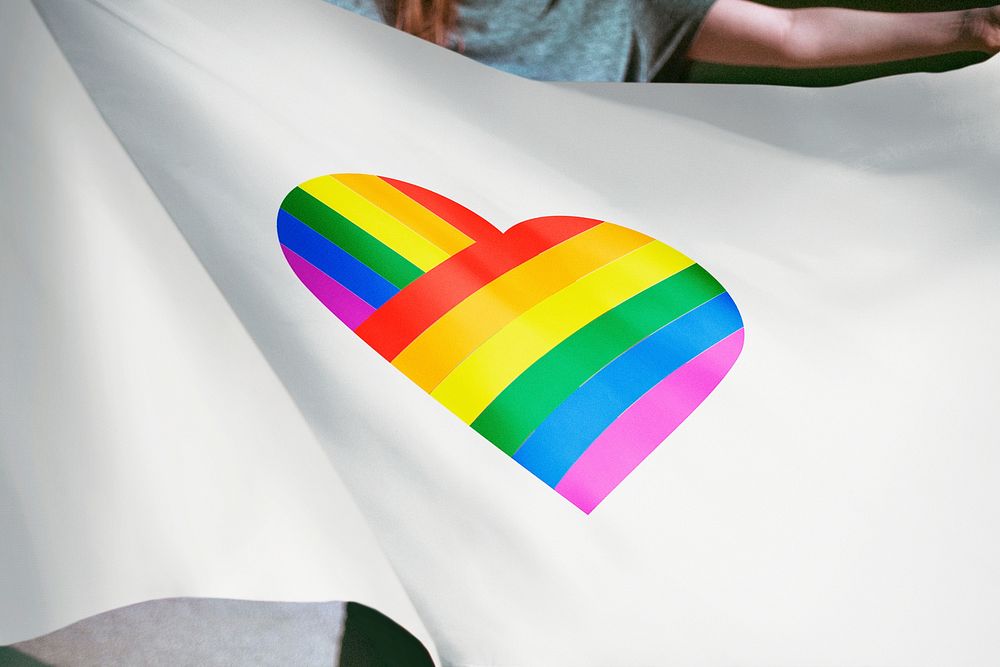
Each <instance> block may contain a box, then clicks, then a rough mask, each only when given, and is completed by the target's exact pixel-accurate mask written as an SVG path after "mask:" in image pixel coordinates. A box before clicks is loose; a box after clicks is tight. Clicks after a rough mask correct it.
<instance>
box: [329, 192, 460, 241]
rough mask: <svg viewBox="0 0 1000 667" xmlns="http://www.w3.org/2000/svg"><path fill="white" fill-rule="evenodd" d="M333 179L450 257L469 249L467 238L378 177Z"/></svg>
mask: <svg viewBox="0 0 1000 667" xmlns="http://www.w3.org/2000/svg"><path fill="white" fill-rule="evenodd" d="M335 177H336V179H337V180H338V181H340V182H341V183H343V184H344V185H346V186H347V187H349V188H350V189H351V190H354V191H355V192H357V193H358V194H359V195H361V196H362V197H364V198H365V199H367V200H368V201H370V202H371V203H373V204H375V205H376V206H378V207H379V208H380V209H382V210H383V211H385V212H386V213H388V214H389V215H391V216H392V217H394V218H395V219H396V220H399V221H400V222H401V223H403V224H404V225H406V226H407V227H409V228H410V229H412V230H413V231H415V232H416V233H417V234H420V236H422V237H424V238H425V239H427V240H428V241H430V242H431V243H433V244H434V245H436V246H437V247H438V248H440V249H441V250H444V251H445V252H446V253H448V255H449V256H450V255H454V254H455V253H457V252H458V251H460V250H462V249H464V248H467V247H469V246H470V245H472V239H470V238H469V237H468V236H466V235H465V234H463V233H462V232H460V231H459V230H457V229H455V228H454V227H452V226H451V225H450V224H449V223H447V222H445V221H444V220H442V219H441V218H440V217H438V216H437V215H435V214H434V213H433V212H431V211H430V210H428V209H426V208H425V207H423V206H421V205H420V204H418V203H417V202H415V201H413V200H412V199H410V198H409V197H407V196H406V195H404V194H403V193H402V192H400V191H399V190H397V189H396V188H394V187H392V186H391V185H389V184H388V183H386V182H385V181H383V180H382V179H381V178H379V177H378V176H372V175H370V174H336V176H335Z"/></svg>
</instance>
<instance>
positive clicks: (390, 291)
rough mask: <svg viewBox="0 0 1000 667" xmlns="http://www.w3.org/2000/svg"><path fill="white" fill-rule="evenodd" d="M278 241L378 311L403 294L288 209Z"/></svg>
mask: <svg viewBox="0 0 1000 667" xmlns="http://www.w3.org/2000/svg"><path fill="white" fill-rule="evenodd" d="M278 240H279V241H281V243H282V244H284V245H286V246H288V247H289V248H290V249H291V250H293V251H295V253H296V254H297V255H299V256H300V257H302V259H304V260H306V261H307V262H309V263H310V264H312V265H313V266H315V267H316V268H318V269H319V270H320V271H322V272H323V273H325V274H326V275H328V276H330V277H331V278H333V279H334V280H336V281H337V282H338V283H340V284H341V285H343V286H344V287H346V288H347V289H349V290H351V291H352V292H354V293H355V294H357V295H358V297H359V298H361V299H363V300H364V301H365V302H367V303H369V304H371V305H372V306H374V307H375V308H378V307H379V306H381V305H382V304H383V303H385V302H386V301H388V300H389V299H390V298H391V297H392V296H393V295H395V294H396V293H397V292H399V289H397V288H396V286H395V285H393V284H392V283H390V282H389V281H388V280H386V279H385V278H383V277H382V276H380V275H379V274H377V273H375V272H374V271H372V270H371V269H369V268H368V267H367V266H365V265H364V264H362V263H361V262H359V261H358V260H357V259H355V258H354V257H353V256H352V255H350V254H349V253H347V252H345V251H344V250H343V249H342V248H340V247H339V246H337V245H335V244H334V243H331V242H330V241H329V240H328V239H326V238H325V237H324V236H323V235H322V234H320V233H319V232H317V231H316V230H314V229H313V228H312V227H310V226H309V225H307V224H305V223H304V222H302V221H301V220H299V219H298V218H296V217H295V216H294V215H292V214H291V213H289V212H288V211H285V210H284V209H279V210H278Z"/></svg>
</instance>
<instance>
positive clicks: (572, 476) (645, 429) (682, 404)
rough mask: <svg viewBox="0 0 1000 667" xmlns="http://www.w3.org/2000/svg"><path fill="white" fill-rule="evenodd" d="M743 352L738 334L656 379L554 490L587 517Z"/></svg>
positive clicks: (693, 408) (741, 338) (607, 429)
mask: <svg viewBox="0 0 1000 667" xmlns="http://www.w3.org/2000/svg"><path fill="white" fill-rule="evenodd" d="M741 349H743V329H740V330H739V331H737V332H735V333H732V334H730V335H729V336H727V337H726V338H724V339H723V340H721V341H719V342H718V343H716V344H715V345H713V346H712V347H710V348H708V349H707V350H705V351H704V352H702V353H701V354H699V355H698V356H697V357H695V358H694V359H692V360H691V361H689V362H687V363H686V364H684V365H683V366H681V367H680V368H678V369H677V370H676V371H674V372H673V373H671V374H670V375H668V376H667V377H665V378H663V379H662V380H660V382H659V383H658V384H657V385H656V386H655V387H653V388H652V389H650V390H649V391H647V392H646V393H645V394H643V395H642V397H641V398H640V399H639V400H638V401H636V402H635V403H633V404H632V405H631V406H629V408H628V409H627V410H626V411H625V412H623V413H622V414H621V415H620V416H619V417H618V419H616V420H615V421H614V422H613V423H612V424H611V426H609V427H608V428H606V429H605V430H604V432H603V433H601V435H600V436H598V438H597V439H596V440H594V442H593V443H591V445H590V447H588V448H587V451H585V452H584V453H583V455H582V456H580V458H579V459H577V460H576V463H574V464H573V466H572V467H571V468H570V469H569V470H568V471H566V474H565V475H564V476H563V478H562V479H561V480H560V481H559V483H558V484H557V485H556V491H557V492H559V494H561V495H562V496H563V497H564V498H566V499H567V500H569V501H570V502H571V503H573V504H574V505H576V506H577V507H579V508H580V509H581V510H583V511H584V512H586V513H587V514H590V513H591V511H593V509H594V508H595V507H597V505H598V504H599V503H600V502H601V501H602V500H604V498H605V497H606V496H607V495H608V494H609V493H611V492H612V491H613V490H614V488H615V487H616V486H618V484H619V483H621V481H622V480H623V479H625V477H626V476H627V475H628V474H629V473H630V472H632V471H633V470H634V469H635V467H636V466H637V465H639V464H640V463H641V462H642V460H643V459H644V458H646V457H647V456H649V454H650V452H652V451H653V450H654V449H656V448H657V447H658V446H659V445H660V443H662V442H663V441H664V440H665V439H666V438H667V437H668V436H669V435H670V434H671V433H673V432H674V429H676V428H677V427H678V426H680V424H681V422H683V421H684V420H685V419H687V418H688V415H690V414H691V413H692V412H694V411H695V408H697V407H698V406H699V405H701V402H702V401H704V400H705V398H706V397H707V396H708V395H709V394H711V393H712V390H714V389H715V387H716V386H717V385H718V384H719V382H721V381H722V378H724V377H725V376H726V373H728V372H729V369H730V368H732V366H733V364H734V363H735V362H736V358H737V357H738V356H739V355H740V350H741Z"/></svg>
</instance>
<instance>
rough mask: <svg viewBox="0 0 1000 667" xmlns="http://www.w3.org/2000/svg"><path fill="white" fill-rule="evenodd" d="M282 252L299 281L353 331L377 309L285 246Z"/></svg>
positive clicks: (282, 247)
mask: <svg viewBox="0 0 1000 667" xmlns="http://www.w3.org/2000/svg"><path fill="white" fill-rule="evenodd" d="M281 251H282V252H283V253H285V259H287V260H288V265H289V266H291V267H292V271H294V272H295V275H297V276H298V277H299V280H301V281H302V283H303V284H304V285H305V286H306V287H308V288H309V291H310V292H312V293H313V294H315V295H316V298H317V299H319V300H320V302H322V304H323V305H324V306H326V307H327V308H329V309H330V312H331V313H333V314H334V315H336V316H337V317H339V318H340V321H341V322H343V323H344V324H346V325H347V326H348V327H350V329H351V330H352V331H353V330H354V329H356V328H357V327H358V326H359V325H360V324H361V323H362V322H364V321H365V320H367V319H368V317H369V316H370V315H371V314H372V313H374V312H375V308H373V307H372V306H371V305H369V304H367V303H365V301H364V300H363V299H361V298H360V297H359V296H358V295H356V294H355V293H354V292H352V291H350V290H349V289H347V288H346V287H344V286H343V285H341V284H340V283H338V282H337V281H336V280H334V279H333V278H331V277H330V276H328V275H326V274H325V273H323V272H322V271H320V270H319V269H317V268H316V267H315V266H313V265H312V264H310V263H309V262H307V261H306V260H304V259H302V257H300V256H299V255H297V254H295V251H293V250H290V249H289V248H288V247H286V246H285V245H282V246H281Z"/></svg>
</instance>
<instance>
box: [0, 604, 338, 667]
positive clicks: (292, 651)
mask: <svg viewBox="0 0 1000 667" xmlns="http://www.w3.org/2000/svg"><path fill="white" fill-rule="evenodd" d="M345 616H346V614H345V603H343V602H327V603H292V602H250V601H241V600H217V599H195V598H172V599H166V600H154V601H150V602H143V603H140V604H135V605H131V606H128V607H122V608H120V609H115V610H112V611H109V612H106V613H103V614H98V615H97V616H91V617H90V618H87V619H84V620H82V621H79V622H78V623H74V624H73V625H70V626H67V627H65V628H63V629H61V630H57V631H55V632H52V633H50V634H47V635H44V636H42V637H38V638H36V639H32V640H29V641H25V642H20V643H17V644H14V645H12V646H11V647H10V648H9V649H8V650H6V651H0V664H5V665H32V664H44V665H73V666H74V667H77V666H85V665H94V666H95V667H96V666H99V665H100V666H104V665H150V666H159V665H163V666H168V665H169V666H182V665H199V666H201V665H262V666H270V665H274V666H279V665H280V666H282V667H286V666H287V665H302V666H312V665H317V666H319V665H322V666H324V667H331V666H333V665H337V664H338V661H339V659H340V643H341V638H342V636H343V629H344V619H345ZM14 651H16V653H15V652H14Z"/></svg>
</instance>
